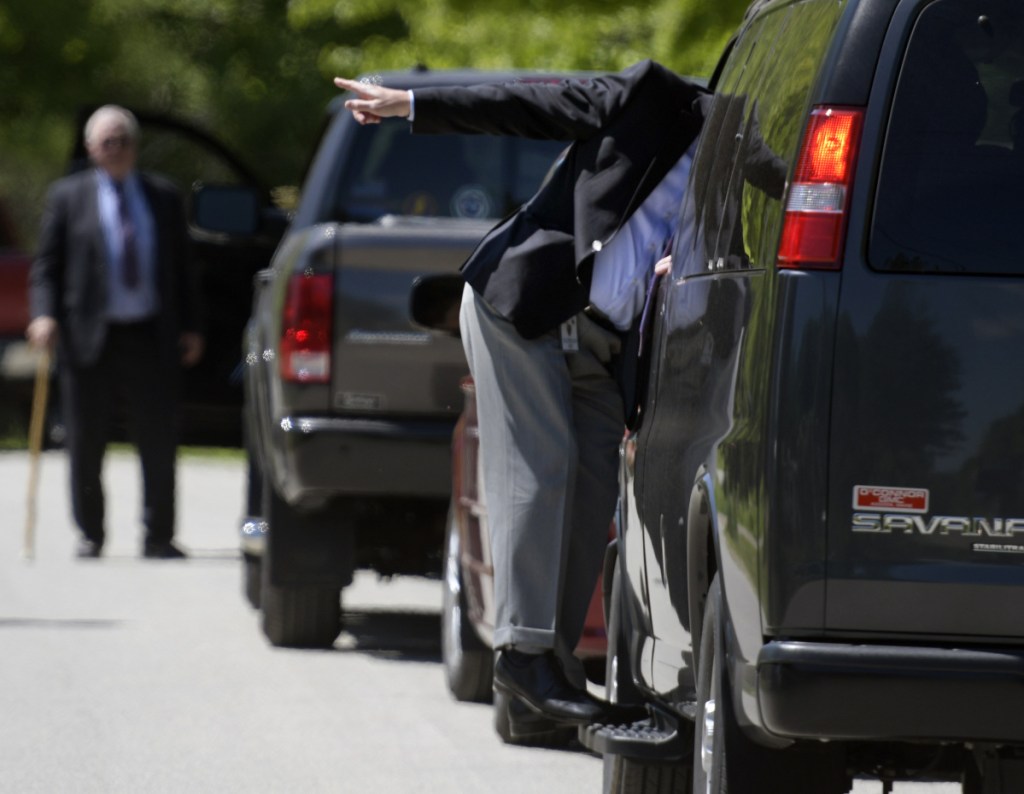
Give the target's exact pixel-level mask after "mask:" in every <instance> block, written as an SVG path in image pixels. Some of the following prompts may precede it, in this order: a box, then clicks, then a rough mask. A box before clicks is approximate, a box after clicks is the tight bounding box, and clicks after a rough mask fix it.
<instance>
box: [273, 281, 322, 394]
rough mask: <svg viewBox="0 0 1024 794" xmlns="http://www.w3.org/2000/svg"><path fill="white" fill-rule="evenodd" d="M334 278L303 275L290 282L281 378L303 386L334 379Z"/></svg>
mask: <svg viewBox="0 0 1024 794" xmlns="http://www.w3.org/2000/svg"><path fill="white" fill-rule="evenodd" d="M333 308H334V278H333V277H332V276H331V275H329V274H327V275H323V274H319V275H318V274H309V275H306V274H299V275H294V276H292V277H291V280H290V281H289V282H288V294H287V296H286V297H285V303H284V316H283V318H282V319H283V324H282V327H281V349H280V354H279V360H280V362H281V377H282V378H283V379H284V380H288V381H296V382H299V383H327V382H328V381H329V380H330V379H331V318H332V316H333Z"/></svg>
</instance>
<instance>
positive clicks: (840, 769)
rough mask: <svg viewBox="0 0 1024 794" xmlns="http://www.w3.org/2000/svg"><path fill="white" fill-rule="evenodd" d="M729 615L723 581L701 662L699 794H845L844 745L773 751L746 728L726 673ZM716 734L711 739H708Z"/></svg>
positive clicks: (708, 609)
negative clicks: (768, 785) (770, 793)
mask: <svg viewBox="0 0 1024 794" xmlns="http://www.w3.org/2000/svg"><path fill="white" fill-rule="evenodd" d="M723 625H724V611H723V609H722V588H721V583H720V581H719V578H718V576H717V575H716V576H715V578H714V579H713V580H712V582H711V588H710V590H709V591H708V596H707V601H706V602H705V604H704V620H703V625H702V631H701V640H700V652H699V655H698V657H697V722H696V730H695V731H694V753H693V759H694V760H693V791H694V794H726V793H727V792H728V793H729V794H761V793H762V792H764V790H765V781H771V782H772V788H773V789H774V790H776V791H785V792H787V793H788V794H843V792H847V791H849V788H850V785H851V782H852V781H851V780H850V779H849V777H848V776H847V775H846V770H845V752H844V748H843V747H842V745H841V743H832V744H830V745H828V746H826V747H817V746H814V747H811V746H807V745H794V746H793V747H789V748H786V749H781V750H779V749H771V748H768V747H765V746H763V745H760V744H758V743H756V742H754V741H752V740H751V739H750V738H748V737H747V735H746V734H745V733H743V731H742V730H741V729H740V726H739V722H738V720H737V718H736V712H735V710H734V708H733V699H732V688H731V682H730V680H729V676H728V673H727V671H726V669H725V642H724V629H723ZM709 733H710V739H705V736H707V735H708V734H709Z"/></svg>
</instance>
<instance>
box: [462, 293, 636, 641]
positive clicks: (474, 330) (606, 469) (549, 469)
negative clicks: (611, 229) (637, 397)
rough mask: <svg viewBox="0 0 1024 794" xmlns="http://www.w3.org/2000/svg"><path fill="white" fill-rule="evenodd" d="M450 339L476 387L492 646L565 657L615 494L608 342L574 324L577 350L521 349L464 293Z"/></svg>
mask: <svg viewBox="0 0 1024 794" xmlns="http://www.w3.org/2000/svg"><path fill="white" fill-rule="evenodd" d="M459 319H460V326H461V331H462V341H463V345H464V347H465V349H466V357H467V359H468V361H469V368H470V372H471V373H472V375H473V379H474V382H475V384H476V399H477V412H478V417H479V424H480V462H481V469H482V474H483V493H484V496H485V498H486V500H487V521H488V526H489V528H490V537H491V554H492V559H493V563H494V596H495V604H496V611H497V615H496V618H495V630H494V646H495V647H496V648H498V647H506V646H516V647H519V648H526V649H531V650H540V649H555V650H556V652H557V653H558V655H559V656H561V657H563V658H566V657H567V656H568V655H569V654H571V652H572V649H573V648H574V647H575V645H576V643H577V642H578V640H579V637H580V634H581V633H582V630H583V624H584V621H585V618H586V614H587V607H588V605H589V602H590V597H591V595H592V593H593V591H594V585H595V584H596V582H597V576H598V573H599V571H600V569H601V561H602V558H603V555H604V549H605V547H606V545H607V540H608V528H609V525H610V522H611V519H612V516H613V513H614V510H615V502H616V498H617V495H618V487H617V483H618V459H619V458H618V449H619V443H620V442H621V440H622V435H623V430H624V426H623V414H622V398H621V397H620V395H619V391H618V387H617V385H616V383H615V381H614V380H613V379H612V377H611V376H610V375H609V373H608V370H607V367H606V366H605V365H606V364H607V362H608V360H609V358H610V357H611V355H612V354H613V353H615V352H617V351H618V345H619V337H618V336H617V335H615V334H613V333H610V332H609V331H606V330H605V329H603V328H601V327H600V326H598V325H596V324H594V323H593V322H591V321H590V320H588V319H587V318H586V317H585V315H580V318H579V343H580V344H579V347H580V349H579V352H575V353H566V352H563V350H562V344H561V334H560V333H559V331H558V330H555V331H553V332H552V333H550V334H547V335H545V336H543V337H541V338H539V339H532V340H527V339H524V338H523V337H521V336H520V335H519V333H518V332H517V331H516V330H515V328H514V327H513V326H512V324H511V323H510V322H508V321H507V320H505V319H503V318H502V317H500V316H498V315H497V314H495V312H494V310H493V309H491V307H490V306H489V305H488V304H487V303H486V302H485V301H484V300H483V299H482V298H481V297H480V296H479V295H477V294H476V293H474V292H473V290H472V289H471V288H470V287H468V286H467V287H466V290H465V292H464V293H463V299H462V310H461V315H460V318H459Z"/></svg>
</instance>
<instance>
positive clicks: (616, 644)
mask: <svg viewBox="0 0 1024 794" xmlns="http://www.w3.org/2000/svg"><path fill="white" fill-rule="evenodd" d="M609 607H610V608H609V615H608V621H607V622H608V655H607V657H606V661H605V693H606V694H605V697H606V698H607V699H608V700H609V701H610V702H612V703H630V704H633V703H642V702H643V700H644V698H643V695H642V694H641V692H640V690H639V689H638V688H637V686H636V684H635V683H634V682H633V673H632V669H631V667H630V664H629V639H628V638H629V622H628V614H627V612H626V609H625V605H624V603H623V600H622V582H621V577H620V574H619V566H618V565H616V566H614V573H613V574H612V589H611V596H610V599H609ZM687 725H688V724H686V723H684V724H683V725H681V726H680V728H681V729H684V730H685V729H686V728H687ZM692 779H693V772H692V771H691V769H690V763H689V762H683V763H677V764H668V763H662V764H652V763H643V762H641V761H635V760H632V759H629V758H623V757H622V756H620V755H605V756H604V782H603V784H602V791H603V792H604V794H690V782H691V780H692Z"/></svg>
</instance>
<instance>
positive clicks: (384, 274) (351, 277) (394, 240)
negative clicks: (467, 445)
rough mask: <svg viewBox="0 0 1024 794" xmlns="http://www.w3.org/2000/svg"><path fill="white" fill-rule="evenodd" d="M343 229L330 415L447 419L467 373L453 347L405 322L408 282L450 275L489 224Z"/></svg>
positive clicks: (410, 223) (399, 222) (412, 222)
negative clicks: (460, 384)
mask: <svg viewBox="0 0 1024 794" xmlns="http://www.w3.org/2000/svg"><path fill="white" fill-rule="evenodd" d="M391 224H392V225H391V226H390V227H389V228H388V229H387V234H386V235H384V234H381V229H380V227H379V226H359V227H356V226H351V227H343V228H342V233H341V235H340V241H339V243H340V244H339V262H340V265H339V267H338V268H337V270H336V275H335V290H336V300H335V315H334V322H335V329H334V334H333V336H334V339H335V347H334V352H333V362H332V372H333V377H332V409H333V410H334V411H336V412H344V413H355V414H364V415H367V416H370V417H374V416H382V415H401V416H451V417H452V418H453V419H454V417H456V416H457V415H458V413H459V410H460V409H461V406H462V395H461V393H460V391H459V381H460V379H461V378H462V377H463V376H464V375H465V374H466V372H467V367H466V362H465V357H464V355H463V352H462V345H461V343H460V341H459V340H458V339H456V338H454V337H448V336H443V335H439V334H436V333H431V332H429V331H427V330H425V329H423V328H420V327H417V326H416V325H414V324H413V322H412V320H411V318H410V314H409V299H410V292H411V290H412V286H413V284H414V283H415V281H416V280H417V279H418V278H419V277H421V276H424V275H428V274H433V273H454V272H457V271H458V269H459V267H460V266H461V265H462V263H463V261H465V259H466V257H467V256H468V255H469V253H470V252H471V251H472V250H473V248H474V247H475V246H476V245H477V243H478V242H479V241H480V239H481V238H482V237H483V235H484V233H485V232H486V231H487V229H488V228H490V224H489V223H481V222H478V221H466V220H458V219H453V220H442V219H431V220H428V221H427V220H419V219H412V218H410V219H393V220H392V221H391Z"/></svg>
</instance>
